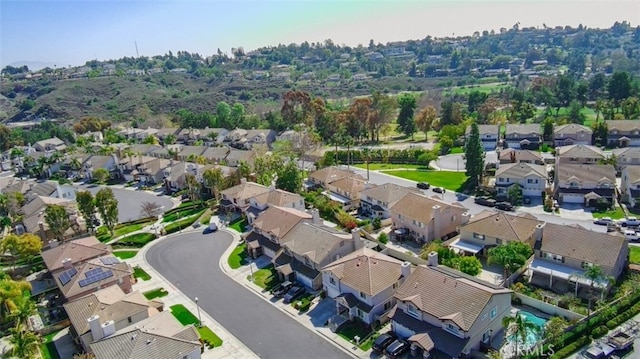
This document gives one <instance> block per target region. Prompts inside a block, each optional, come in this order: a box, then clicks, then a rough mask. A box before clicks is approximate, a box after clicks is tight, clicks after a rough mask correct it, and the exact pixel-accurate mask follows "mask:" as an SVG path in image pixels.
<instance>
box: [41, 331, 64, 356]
mask: <svg viewBox="0 0 640 359" xmlns="http://www.w3.org/2000/svg"><path fill="white" fill-rule="evenodd" d="M56 334H58V332H53V333H51V334H47V335H45V336H43V337H42V344H41V345H40V354H42V359H60V355H58V349H56V345H55V343H54V342H53V337H55V336H56Z"/></svg>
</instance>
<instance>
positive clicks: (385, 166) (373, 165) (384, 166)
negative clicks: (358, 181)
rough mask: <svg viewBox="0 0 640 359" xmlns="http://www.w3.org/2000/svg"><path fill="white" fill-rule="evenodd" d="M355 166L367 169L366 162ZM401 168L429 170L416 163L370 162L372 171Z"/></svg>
mask: <svg viewBox="0 0 640 359" xmlns="http://www.w3.org/2000/svg"><path fill="white" fill-rule="evenodd" d="M353 167H358V168H362V169H365V170H366V169H367V164H366V163H359V164H357V165H353ZM400 168H409V169H417V170H428V169H429V168H428V167H426V166H423V165H414V164H410V163H406V164H402V163H369V170H370V171H378V170H395V169H400Z"/></svg>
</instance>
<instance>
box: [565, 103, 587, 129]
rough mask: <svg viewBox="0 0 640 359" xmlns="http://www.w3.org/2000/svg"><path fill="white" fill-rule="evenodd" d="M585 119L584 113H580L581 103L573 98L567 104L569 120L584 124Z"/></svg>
mask: <svg viewBox="0 0 640 359" xmlns="http://www.w3.org/2000/svg"><path fill="white" fill-rule="evenodd" d="M586 119H587V117H586V116H585V114H584V113H582V104H581V103H580V101H578V100H573V101H571V103H570V104H569V121H571V123H577V124H580V125H582V124H584V121H585V120H586Z"/></svg>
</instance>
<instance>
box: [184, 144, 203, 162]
mask: <svg viewBox="0 0 640 359" xmlns="http://www.w3.org/2000/svg"><path fill="white" fill-rule="evenodd" d="M207 148H208V147H207V146H184V147H182V149H181V150H180V152H179V153H178V160H179V161H191V162H195V159H196V158H198V157H199V156H202V154H203V153H204V151H205V150H206V149H207Z"/></svg>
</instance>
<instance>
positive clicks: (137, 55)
mask: <svg viewBox="0 0 640 359" xmlns="http://www.w3.org/2000/svg"><path fill="white" fill-rule="evenodd" d="M133 43H134V44H135V45H136V57H140V53H139V52H138V42H137V41H134V42H133Z"/></svg>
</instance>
